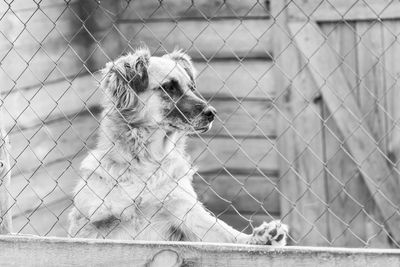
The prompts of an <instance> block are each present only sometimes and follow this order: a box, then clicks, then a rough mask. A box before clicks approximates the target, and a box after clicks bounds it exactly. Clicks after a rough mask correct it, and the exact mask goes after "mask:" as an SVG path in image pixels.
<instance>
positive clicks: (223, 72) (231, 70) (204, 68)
mask: <svg viewBox="0 0 400 267" xmlns="http://www.w3.org/2000/svg"><path fill="white" fill-rule="evenodd" d="M77 67H79V66H77ZM196 67H197V69H198V71H199V75H198V78H197V84H198V90H199V92H200V93H201V94H203V95H204V96H205V97H207V98H214V97H217V98H219V97H224V98H226V97H228V98H229V97H231V98H239V99H243V98H244V100H246V98H249V99H254V98H256V99H257V98H259V99H260V102H259V103H252V104H246V103H245V101H244V102H242V103H243V104H242V106H243V107H239V103H238V102H236V103H235V101H232V102H231V105H228V104H227V105H226V106H225V107H228V108H229V109H231V110H232V111H234V110H236V109H237V110H238V112H243V113H244V114H245V113H247V112H246V110H247V111H248V113H249V114H251V116H253V117H254V118H256V119H258V120H260V124H263V123H262V121H263V120H265V119H267V118H268V117H269V115H271V114H272V113H271V105H270V102H269V101H267V100H266V99H269V98H272V97H273V95H274V89H275V86H274V84H273V77H272V63H271V62H270V61H258V60H249V61H244V62H242V63H239V62H237V61H228V62H220V61H215V62H210V63H208V64H206V63H196ZM49 68H50V69H51V68H52V67H51V65H49ZM65 68H68V65H66V66H65ZM55 72H58V71H55ZM58 73H59V72H58ZM100 79H101V76H100V75H99V73H95V74H87V75H82V76H78V77H69V78H67V79H65V80H61V81H59V82H49V83H46V84H45V85H44V86H36V87H33V88H28V89H24V90H17V89H13V91H12V92H8V93H7V92H5V93H4V94H3V98H4V101H5V105H4V108H5V113H4V115H5V117H4V119H5V121H4V125H5V128H6V129H10V128H11V127H16V128H18V127H22V128H26V127H31V126H33V125H36V124H38V123H41V122H42V121H45V120H52V119H57V118H60V117H64V118H65V117H68V116H71V115H74V114H75V113H78V112H80V111H82V110H84V109H86V108H90V107H91V106H93V105H98V104H99V102H100V99H101V97H102V91H101V90H99V89H98V85H99V81H100ZM263 99H265V103H264V102H263ZM253 106H255V107H258V108H259V109H257V108H256V109H254V108H253ZM263 106H264V107H265V111H263V110H264V109H263V108H262V107H263ZM217 108H218V107H217ZM246 116H247V117H246ZM246 116H245V117H242V119H249V117H248V116H249V115H246ZM237 121H241V120H237ZM254 123H255V122H254ZM244 129H245V128H244ZM251 129H252V128H251ZM251 129H249V131H250V130H251Z"/></svg>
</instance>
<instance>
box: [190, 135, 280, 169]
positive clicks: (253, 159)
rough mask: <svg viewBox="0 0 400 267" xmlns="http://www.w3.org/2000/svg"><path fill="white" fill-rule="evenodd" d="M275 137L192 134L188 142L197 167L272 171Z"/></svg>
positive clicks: (275, 163) (274, 157) (275, 161)
mask: <svg viewBox="0 0 400 267" xmlns="http://www.w3.org/2000/svg"><path fill="white" fill-rule="evenodd" d="M275 149H276V147H275V141H274V140H268V139H254V138H249V139H237V140H233V139H230V138H211V139H208V140H207V139H204V141H203V140H200V139H199V138H192V139H191V140H189V142H188V145H187V151H188V153H189V154H190V155H191V157H192V160H193V162H194V165H196V166H198V167H199V170H200V171H209V170H215V169H220V168H221V167H224V168H227V169H230V168H235V169H248V170H249V169H250V170H254V169H256V170H258V172H263V173H270V172H275V171H276V170H277V168H278V162H277V160H278V159H277V157H278V156H277V153H276V150H275Z"/></svg>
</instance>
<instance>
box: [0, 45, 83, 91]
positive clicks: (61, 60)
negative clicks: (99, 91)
mask: <svg viewBox="0 0 400 267" xmlns="http://www.w3.org/2000/svg"><path fill="white" fill-rule="evenodd" d="M83 53H84V51H83V47H82V46H78V45H75V46H74V47H73V48H71V47H70V46H69V44H68V43H67V42H66V41H65V40H64V39H62V38H58V39H57V40H54V41H52V42H51V44H49V43H46V44H44V45H41V44H31V45H30V46H26V47H13V48H12V49H10V50H8V49H7V50H3V51H0V54H4V55H2V56H1V55H0V56H1V58H2V59H1V65H2V71H0V79H1V81H2V85H3V87H2V94H7V93H9V92H10V91H18V90H24V89H33V88H35V87H37V86H38V85H40V84H48V83H49V82H50V83H51V82H55V81H61V80H63V79H71V77H74V76H76V75H79V74H80V73H83V72H86V69H85V67H84V64H83V62H82V59H80V56H82V55H83Z"/></svg>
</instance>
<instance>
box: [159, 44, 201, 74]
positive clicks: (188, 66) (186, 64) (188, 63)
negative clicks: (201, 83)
mask: <svg viewBox="0 0 400 267" xmlns="http://www.w3.org/2000/svg"><path fill="white" fill-rule="evenodd" d="M164 57H168V58H170V59H172V60H173V61H175V62H176V63H178V64H179V65H181V66H182V67H183V69H184V70H185V71H186V72H187V74H188V75H189V77H190V79H191V80H192V82H194V78H195V77H196V69H195V68H194V66H193V63H192V59H191V58H190V56H189V55H188V54H186V53H185V52H183V51H182V50H177V49H175V50H174V51H173V52H172V53H169V54H166V55H164Z"/></svg>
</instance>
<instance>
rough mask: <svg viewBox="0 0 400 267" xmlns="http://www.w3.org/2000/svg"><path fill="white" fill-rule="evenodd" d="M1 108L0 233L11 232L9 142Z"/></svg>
mask: <svg viewBox="0 0 400 267" xmlns="http://www.w3.org/2000/svg"><path fill="white" fill-rule="evenodd" d="M2 118H3V110H2V108H1V107H0V234H8V233H11V232H12V220H11V216H12V215H11V199H10V194H9V192H8V188H9V186H10V180H11V167H10V166H11V165H10V156H9V152H8V151H10V143H9V137H8V136H7V135H6V132H5V131H4V125H3V120H2Z"/></svg>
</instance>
